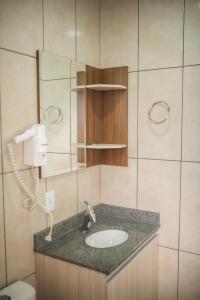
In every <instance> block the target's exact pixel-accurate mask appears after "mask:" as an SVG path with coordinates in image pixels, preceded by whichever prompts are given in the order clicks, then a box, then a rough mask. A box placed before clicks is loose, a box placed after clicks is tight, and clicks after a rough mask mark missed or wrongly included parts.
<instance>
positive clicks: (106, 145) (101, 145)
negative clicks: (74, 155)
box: [77, 144, 127, 149]
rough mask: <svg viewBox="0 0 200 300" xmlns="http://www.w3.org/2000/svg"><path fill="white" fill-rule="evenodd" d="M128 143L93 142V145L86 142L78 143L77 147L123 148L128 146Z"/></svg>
mask: <svg viewBox="0 0 200 300" xmlns="http://www.w3.org/2000/svg"><path fill="white" fill-rule="evenodd" d="M126 147H127V146H126V145H122V144H91V145H85V144H78V145H77V148H87V149H121V148H126Z"/></svg>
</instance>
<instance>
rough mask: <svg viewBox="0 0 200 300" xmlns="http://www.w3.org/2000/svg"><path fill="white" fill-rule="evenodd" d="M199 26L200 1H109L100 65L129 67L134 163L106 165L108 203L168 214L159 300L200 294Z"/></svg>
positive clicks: (186, 299) (105, 1) (105, 0)
mask: <svg viewBox="0 0 200 300" xmlns="http://www.w3.org/2000/svg"><path fill="white" fill-rule="evenodd" d="M199 28H200V2H199V0H185V1H184V0H173V1H172V0H164V1H163V0H139V1H138V0H123V1H121V0H102V1H101V7H100V37H101V39H100V65H101V67H109V66H113V65H116V66H119V65H128V66H129V166H128V168H123V167H110V166H101V201H102V202H107V203H112V204H116V205H125V206H129V207H138V208H141V209H147V210H154V211H159V212H160V214H161V230H160V234H159V288H158V294H159V300H175V299H179V300H197V299H200V285H199V283H200V138H199V132H200V35H199ZM160 100H162V101H166V102H167V103H168V104H169V106H170V108H171V117H170V119H171V120H170V124H169V128H167V130H166V132H165V133H164V134H163V132H162V126H160V127H159V125H157V126H153V128H152V126H150V124H149V121H148V110H149V108H150V106H151V105H152V104H153V103H154V102H155V101H160ZM157 117H159V115H158V116H157Z"/></svg>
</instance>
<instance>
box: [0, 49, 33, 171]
mask: <svg viewBox="0 0 200 300" xmlns="http://www.w3.org/2000/svg"><path fill="white" fill-rule="evenodd" d="M35 64H36V62H35V59H34V58H31V57H27V56H23V55H19V54H15V53H11V52H7V51H4V50H0V66H1V72H0V84H1V113H2V143H3V168H4V172H8V171H10V170H11V165H10V161H9V157H8V149H7V143H8V142H9V141H10V140H11V139H12V138H13V137H14V136H15V135H17V134H18V133H20V132H21V131H24V130H25V129H27V128H28V127H29V126H31V125H32V124H34V123H35V122H36V120H37V119H36V101H37V98H36V67H35ZM16 161H17V165H18V167H19V168H20V169H22V168H25V166H24V164H23V152H22V144H20V145H17V146H16Z"/></svg>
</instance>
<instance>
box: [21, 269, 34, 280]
mask: <svg viewBox="0 0 200 300" xmlns="http://www.w3.org/2000/svg"><path fill="white" fill-rule="evenodd" d="M35 274H36V271H35V272H33V273H31V274H29V275H28V276H26V277H24V278H23V279H22V280H23V281H24V280H26V279H27V278H29V277H31V276H33V275H35Z"/></svg>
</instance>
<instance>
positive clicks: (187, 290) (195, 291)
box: [179, 252, 200, 300]
mask: <svg viewBox="0 0 200 300" xmlns="http://www.w3.org/2000/svg"><path fill="white" fill-rule="evenodd" d="M179 266H180V267H179V268H180V269H179V300H199V299H200V285H199V282H200V256H199V255H195V254H191V253H185V252H180V260H179Z"/></svg>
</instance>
